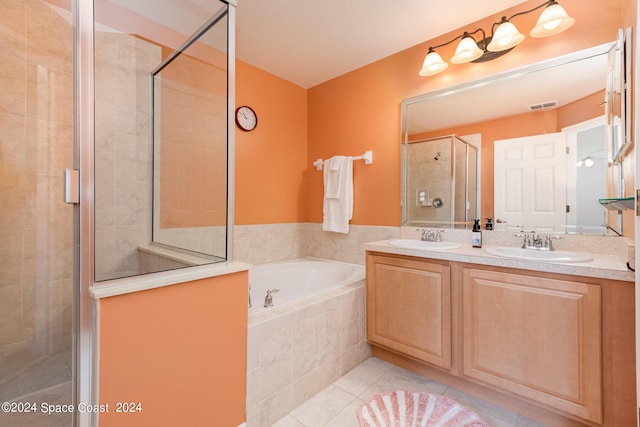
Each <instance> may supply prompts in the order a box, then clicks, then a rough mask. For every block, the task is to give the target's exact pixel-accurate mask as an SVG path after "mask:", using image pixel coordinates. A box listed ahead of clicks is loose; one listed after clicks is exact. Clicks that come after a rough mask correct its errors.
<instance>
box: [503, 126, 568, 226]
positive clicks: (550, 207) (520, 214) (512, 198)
mask: <svg viewBox="0 0 640 427" xmlns="http://www.w3.org/2000/svg"><path fill="white" fill-rule="evenodd" d="M565 147H566V135H565V134H564V133H562V132H557V133H550V134H544V135H535V136H527V137H521V138H512V139H503V140H496V141H495V142H494V174H495V175H494V176H495V178H494V215H495V217H496V221H497V220H501V221H502V222H506V227H507V228H518V229H519V228H522V227H523V226H525V227H526V226H535V227H536V228H537V229H540V228H544V227H548V228H549V229H553V228H554V226H557V225H560V224H566V206H567V197H566V170H565V169H566V168H565V165H566V148H565Z"/></svg>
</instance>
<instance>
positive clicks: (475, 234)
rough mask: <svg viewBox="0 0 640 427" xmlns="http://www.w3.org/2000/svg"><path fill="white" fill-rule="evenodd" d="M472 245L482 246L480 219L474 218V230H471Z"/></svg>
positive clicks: (475, 246)
mask: <svg viewBox="0 0 640 427" xmlns="http://www.w3.org/2000/svg"><path fill="white" fill-rule="evenodd" d="M471 246H473V247H474V248H481V247H482V230H481V229H480V220H479V219H474V220H473V230H472V231H471Z"/></svg>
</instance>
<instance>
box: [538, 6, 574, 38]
mask: <svg viewBox="0 0 640 427" xmlns="http://www.w3.org/2000/svg"><path fill="white" fill-rule="evenodd" d="M575 22H576V20H575V19H573V18H572V17H570V16H569V15H567V12H566V11H565V10H564V8H563V7H562V6H560V5H559V4H558V3H555V2H554V3H552V4H551V5H549V6H547V8H546V9H545V10H544V11H543V12H542V14H541V15H540V18H538V22H537V23H536V26H535V27H533V29H532V30H531V32H530V33H529V34H530V35H531V37H536V38H540V37H549V36H553V35H556V34H558V33H561V32H563V31H564V30H567V29H569V28H570V27H571V26H572V25H573V24H574V23H575Z"/></svg>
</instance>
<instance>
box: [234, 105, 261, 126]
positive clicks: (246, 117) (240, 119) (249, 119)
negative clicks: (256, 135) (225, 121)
mask: <svg viewBox="0 0 640 427" xmlns="http://www.w3.org/2000/svg"><path fill="white" fill-rule="evenodd" d="M236 124H237V125H238V127H239V128H240V129H242V130H245V131H250V130H254V129H255V128H256V126H258V116H257V115H256V112H255V111H253V109H251V107H247V106H242V107H238V108H237V109H236Z"/></svg>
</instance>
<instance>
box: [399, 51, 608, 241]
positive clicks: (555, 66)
mask: <svg viewBox="0 0 640 427" xmlns="http://www.w3.org/2000/svg"><path fill="white" fill-rule="evenodd" d="M611 49H615V44H614V43H608V44H605V45H600V46H596V47H593V48H590V49H586V50H583V51H579V52H575V53H574V54H570V55H565V56H562V57H559V58H555V59H553V60H549V61H544V62H542V63H538V64H534V65H531V66H527V67H523V68H520V69H517V70H514V71H510V72H505V73H501V74H498V75H495V76H491V77H488V78H484V79H481V80H477V81H473V82H470V83H467V84H463V85H460V86H456V87H453V88H448V89H444V90H439V91H436V92H431V93H427V94H424V95H420V96H417V97H413V98H410V99H407V100H404V101H403V102H402V124H403V141H402V143H403V145H407V144H408V143H409V141H416V140H420V139H430V138H437V137H441V136H445V135H451V134H455V135H460V136H462V138H466V137H468V136H473V137H475V138H477V139H478V140H477V142H476V145H477V146H478V147H480V150H481V155H480V162H479V164H480V174H479V176H480V180H479V181H480V182H479V187H480V189H481V190H480V193H479V195H478V197H479V199H480V200H481V201H480V211H479V213H478V216H479V217H480V216H481V217H482V218H494V219H495V220H496V222H497V224H496V228H497V229H500V228H503V229H504V228H507V227H508V228H514V229H523V228H524V229H526V228H531V229H534V228H535V229H538V230H545V231H553V232H569V233H589V234H605V233H606V214H605V209H603V208H602V207H601V206H600V205H599V203H598V198H599V197H606V190H605V188H606V186H605V180H606V176H605V173H604V172H603V171H604V168H605V165H606V159H605V156H604V152H605V149H606V138H605V136H604V135H605V132H604V128H603V124H604V122H605V109H604V100H605V87H606V82H607V67H608V65H607V58H608V55H609V52H610V50H611ZM588 131H591V134H590V135H589V138H588V139H589V141H590V142H588V143H587V142H582V141H583V138H586V136H585V135H586V133H589V132H588ZM548 135H556V137H553V136H551V137H549V136H548ZM558 135H559V136H560V142H553V143H550V142H549V141H548V139H549V138H551V139H558V138H557V136H558ZM594 139H595V142H594V141H593V140H594ZM496 141H501V142H498V143H497V142H496ZM496 144H497V145H496ZM504 144H507V145H508V146H507V147H506V148H504V147H503V148H500V146H501V145H504ZM509 144H510V145H509ZM554 144H555V145H554ZM558 144H559V145H558ZM594 144H595V145H594ZM496 146H498V149H497V150H498V152H497V153H496ZM558 147H560V148H558ZM565 147H566V148H565ZM565 150H566V151H565ZM526 153H529V154H528V155H526ZM565 153H566V155H565ZM498 155H502V156H505V157H503V158H502V160H495V159H494V157H495V156H498ZM532 155H533V156H537V158H534V157H531V156H532ZM551 155H552V156H558V157H557V158H556V160H555V163H551V164H547V163H542V158H543V157H544V158H546V157H549V156H551ZM587 158H589V162H588V163H589V164H590V166H591V167H589V168H586V165H585V166H583V168H582V169H581V170H580V171H578V169H580V168H578V167H577V165H578V162H579V161H580V160H582V161H583V165H584V164H585V160H586V159H587ZM516 160H517V161H516ZM496 161H497V162H498V163H500V162H502V163H503V166H502V172H496V170H495V166H496V165H495V163H496ZM545 161H546V159H545ZM518 162H519V163H518ZM592 162H593V164H592ZM594 165H595V167H594ZM498 167H500V165H498ZM405 168H411V163H410V162H406V163H405V164H403V169H405ZM586 169H590V170H589V172H590V174H591V175H592V176H591V177H590V178H589V179H588V180H586V179H582V178H584V176H583V175H584V173H585V170H586ZM410 174H411V171H409V170H403V171H402V177H403V179H404V181H405V182H404V184H403V189H402V191H403V198H404V200H403V225H409V226H415V225H423V226H424V225H425V224H423V223H422V221H421V220H420V219H419V218H416V217H415V216H414V215H412V213H411V211H410V210H409V209H408V208H407V206H408V203H407V201H409V200H411V198H413V197H415V195H414V191H415V189H412V188H408V187H407V182H406V177H407V176H409V175H410ZM534 178H535V179H534ZM594 181H597V182H598V183H599V184H601V185H598V186H597V187H596V186H594V185H591V184H589V183H590V182H594ZM596 188H599V189H598V190H596ZM596 191H603V192H605V193H603V194H595V192H596ZM496 192H502V195H503V196H504V197H503V198H502V201H499V203H501V206H500V207H497V206H496V203H495V202H496V197H495V193H496ZM498 198H499V197H498ZM578 201H580V202H578ZM498 211H500V213H499V215H500V217H498V218H497V216H498ZM587 213H588V214H587ZM594 216H595V219H594Z"/></svg>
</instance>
